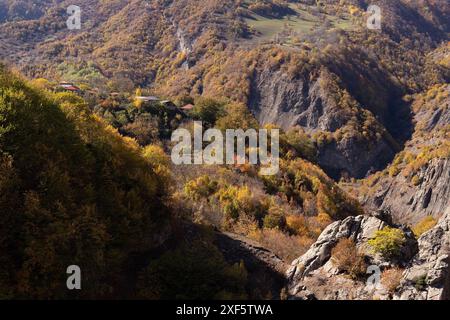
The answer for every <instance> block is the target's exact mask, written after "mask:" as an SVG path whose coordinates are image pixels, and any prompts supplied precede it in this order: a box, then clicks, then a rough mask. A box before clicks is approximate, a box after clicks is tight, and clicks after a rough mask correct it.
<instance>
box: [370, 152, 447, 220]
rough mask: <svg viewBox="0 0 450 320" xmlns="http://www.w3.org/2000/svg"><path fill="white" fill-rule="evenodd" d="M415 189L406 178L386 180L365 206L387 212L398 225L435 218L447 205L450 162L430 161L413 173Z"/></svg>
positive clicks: (443, 160) (442, 160)
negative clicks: (415, 180) (415, 178)
mask: <svg viewBox="0 0 450 320" xmlns="http://www.w3.org/2000/svg"><path fill="white" fill-rule="evenodd" d="M417 177H418V181H419V183H418V185H414V184H411V183H410V182H409V181H408V178H407V177H404V176H401V175H399V176H397V177H396V178H394V179H391V178H388V179H386V180H384V181H382V182H380V184H379V185H378V187H377V191H376V192H375V194H374V196H373V197H368V199H367V202H366V204H367V205H368V207H370V208H382V209H386V210H390V212H391V213H392V215H393V217H394V219H395V220H396V221H399V222H403V223H409V224H414V223H417V222H419V221H420V220H421V219H423V218H424V217H426V216H427V215H433V216H434V217H436V218H438V217H439V216H441V215H442V214H443V213H444V211H445V210H446V209H447V208H448V207H449V205H450V185H449V181H450V159H433V160H431V161H430V162H429V163H428V164H427V165H426V166H424V167H422V168H421V169H420V171H419V172H418V173H417Z"/></svg>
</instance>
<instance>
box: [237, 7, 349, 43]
mask: <svg viewBox="0 0 450 320" xmlns="http://www.w3.org/2000/svg"><path fill="white" fill-rule="evenodd" d="M290 8H291V9H292V10H294V11H295V12H296V14H295V15H288V16H285V17H283V18H278V19H277V18H270V17H264V16H261V15H258V14H255V13H253V14H252V15H251V18H246V19H245V21H246V23H247V24H248V25H249V26H250V27H251V28H253V29H254V30H255V31H256V33H257V36H256V37H255V38H254V40H257V41H260V42H269V41H272V40H274V39H275V38H276V36H277V35H279V34H284V35H285V37H284V38H285V39H284V42H286V43H289V42H290V39H289V38H290V37H291V36H293V35H295V36H299V37H301V36H303V35H307V34H309V33H312V32H314V31H315V30H317V29H319V28H320V27H323V26H325V27H326V28H327V29H332V28H340V29H345V30H349V29H351V28H352V27H353V26H354V25H353V22H352V20H351V18H350V17H336V16H331V15H327V14H325V15H324V16H323V15H322V16H315V15H313V14H311V13H310V12H308V11H307V10H306V9H303V8H300V7H298V6H297V5H295V4H291V5H290ZM286 35H289V36H286Z"/></svg>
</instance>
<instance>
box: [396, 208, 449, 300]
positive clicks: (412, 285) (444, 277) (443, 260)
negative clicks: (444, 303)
mask: <svg viewBox="0 0 450 320" xmlns="http://www.w3.org/2000/svg"><path fill="white" fill-rule="evenodd" d="M418 243H419V253H418V254H417V255H416V256H415V257H414V259H413V260H412V262H411V264H410V266H409V267H408V268H407V269H406V271H405V273H404V276H403V281H402V283H401V285H400V288H399V289H398V290H397V293H396V295H395V297H394V298H395V299H402V300H411V299H414V300H446V299H449V298H450V208H448V209H447V212H446V214H445V215H444V216H443V217H442V218H441V220H440V222H439V223H438V224H437V225H436V226H435V227H434V228H433V229H431V230H430V231H428V232H426V233H425V234H423V235H422V236H421V237H420V238H419V240H418Z"/></svg>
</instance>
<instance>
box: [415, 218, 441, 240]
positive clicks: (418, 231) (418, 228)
mask: <svg viewBox="0 0 450 320" xmlns="http://www.w3.org/2000/svg"><path fill="white" fill-rule="evenodd" d="M436 224H437V220H436V219H435V218H433V216H427V217H425V218H423V219H422V220H421V221H420V222H418V223H417V224H416V225H415V226H414V227H413V228H412V230H413V232H414V235H415V236H416V237H417V238H418V237H420V236H421V235H422V234H424V233H425V232H427V231H428V230H430V229H432V228H433V227H434V226H435V225H436Z"/></svg>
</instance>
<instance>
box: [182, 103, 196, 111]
mask: <svg viewBox="0 0 450 320" xmlns="http://www.w3.org/2000/svg"><path fill="white" fill-rule="evenodd" d="M192 109H194V105H192V104H187V105H185V106H184V107H181V110H183V111H191V110H192Z"/></svg>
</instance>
